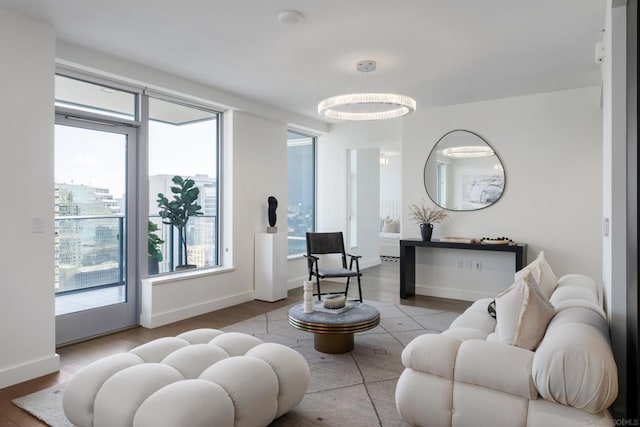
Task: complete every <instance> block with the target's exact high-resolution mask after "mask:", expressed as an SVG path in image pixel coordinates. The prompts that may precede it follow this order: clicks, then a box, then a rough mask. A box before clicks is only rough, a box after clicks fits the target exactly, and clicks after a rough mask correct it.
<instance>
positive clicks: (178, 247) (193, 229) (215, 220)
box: [148, 97, 221, 275]
mask: <svg viewBox="0 0 640 427" xmlns="http://www.w3.org/2000/svg"><path fill="white" fill-rule="evenodd" d="M220 115H221V114H220V113H219V112H216V111H212V110H208V109H205V108H202V107H196V106H194V105H188V104H186V103H184V102H178V101H173V100H171V101H170V100H167V99H158V98H156V97H150V98H149V224H148V226H149V230H148V231H149V235H148V238H149V245H148V265H149V271H148V273H149V274H150V275H153V274H162V273H168V272H172V271H176V270H181V269H185V268H206V267H215V266H217V265H218V260H219V251H218V248H219V244H218V242H219V230H220V227H219V225H220V221H219V212H220V209H219V200H220V197H219V195H220V192H219V183H220V179H219V177H220V174H219V161H218V159H219V140H220ZM188 182H191V188H192V189H191V190H189V191H191V192H192V193H193V191H194V190H195V195H194V197H192V198H191V200H184V199H187V198H188V196H189V193H188V192H187V190H185V189H186V188H187V187H189V184H186V185H185V184H184V183H188ZM172 188H173V190H172ZM177 189H183V190H185V191H184V193H186V194H180V193H177V192H176V190H177ZM159 194H162V195H163V196H164V197H165V198H166V200H167V201H168V205H167V204H165V205H163V204H162V202H161V200H162V197H159ZM176 196H177V197H178V198H180V199H181V201H182V203H177V202H176V200H177V199H176ZM189 203H191V207H192V208H193V209H192V212H191V213H192V214H191V215H184V213H185V211H188V210H189V208H188V206H189ZM181 221H182V222H186V223H185V224H184V226H181V224H182V222H181Z"/></svg>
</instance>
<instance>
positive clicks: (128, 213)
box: [52, 70, 222, 344]
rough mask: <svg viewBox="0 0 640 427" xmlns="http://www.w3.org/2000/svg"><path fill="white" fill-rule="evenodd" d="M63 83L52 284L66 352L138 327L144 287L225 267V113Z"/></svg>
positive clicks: (69, 76)
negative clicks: (166, 277) (181, 273)
mask: <svg viewBox="0 0 640 427" xmlns="http://www.w3.org/2000/svg"><path fill="white" fill-rule="evenodd" d="M55 81H56V96H55V98H56V99H55V105H56V125H55V150H54V151H55V189H54V194H53V196H54V200H55V220H56V223H55V225H56V234H55V244H56V246H55V248H56V249H55V259H54V263H55V277H53V278H52V282H53V286H54V287H55V294H56V335H57V337H56V339H57V343H58V344H65V343H69V342H73V341H78V340H81V339H85V338H88V337H92V336H96V335H100V334H103V333H106V332H110V331H114V330H117V329H122V328H125V327H128V326H133V325H135V324H137V322H138V313H137V306H138V304H137V301H136V298H137V295H138V293H139V292H138V289H137V283H138V278H140V277H147V276H149V275H153V274H163V273H164V274H169V273H172V272H174V271H177V270H180V269H181V268H187V267H191V268H207V267H214V266H217V265H218V260H219V249H218V248H219V247H220V245H219V241H220V236H219V228H220V223H221V221H220V215H219V211H220V209H219V205H220V197H219V191H218V188H219V185H220V179H219V176H220V174H219V170H220V162H219V158H220V156H219V153H220V144H219V142H220V135H221V125H220V122H221V116H222V113H221V112H219V111H213V110H210V109H208V108H206V107H203V106H202V105H199V104H196V103H193V102H190V101H187V100H182V99H179V98H174V97H164V96H163V95H161V94H151V95H149V94H146V93H145V92H144V89H143V88H138V87H132V86H129V85H126V84H123V83H120V82H114V81H111V80H107V79H101V78H97V77H94V76H88V75H84V74H81V73H76V72H74V71H68V70H61V71H60V72H59V74H57V75H56V78H55ZM146 180H148V182H145V181H146ZM147 184H148V185H147ZM176 188H181V189H182V193H180V192H176V191H175V189H176ZM160 195H163V196H164V197H165V198H166V199H165V201H164V203H161V202H160V201H161V199H162V197H161V196H160ZM187 199H188V203H187V204H183V205H180V204H179V203H177V201H178V200H182V201H184V200H187ZM145 200H148V202H147V201H145ZM163 205H164V208H163V207H162V206H163ZM181 209H182V210H184V209H187V210H188V213H189V214H188V215H186V216H185V215H183V214H184V212H183V211H181ZM186 217H188V218H186ZM138 224H139V225H138ZM145 243H148V244H145ZM147 266H148V267H147ZM143 269H144V270H143Z"/></svg>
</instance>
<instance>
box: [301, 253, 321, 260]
mask: <svg viewBox="0 0 640 427" xmlns="http://www.w3.org/2000/svg"><path fill="white" fill-rule="evenodd" d="M304 257H305V258H311V259H312V260H313V261H318V260H319V259H320V258H318V257H317V256H313V255H307V254H304Z"/></svg>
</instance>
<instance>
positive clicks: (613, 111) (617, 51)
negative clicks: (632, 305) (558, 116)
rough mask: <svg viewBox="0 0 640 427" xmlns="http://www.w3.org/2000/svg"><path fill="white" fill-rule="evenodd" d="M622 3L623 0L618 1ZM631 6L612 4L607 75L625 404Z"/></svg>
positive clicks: (610, 252) (611, 310) (607, 243)
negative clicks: (628, 11)
mask: <svg viewBox="0 0 640 427" xmlns="http://www.w3.org/2000/svg"><path fill="white" fill-rule="evenodd" d="M615 3H622V2H615ZM626 37H627V34H626V7H625V6H624V5H620V6H618V7H613V5H612V4H611V2H609V4H608V6H607V15H606V22H605V33H604V42H605V59H604V63H603V65H602V76H603V99H602V103H603V134H602V135H603V167H604V171H603V185H604V188H603V198H604V200H603V204H602V211H601V212H602V216H603V217H604V218H606V219H608V220H609V224H610V225H609V235H608V236H605V237H604V238H603V252H602V265H603V275H602V277H603V281H604V291H605V305H606V311H607V314H608V315H609V322H610V325H611V342H612V346H613V351H614V355H615V357H616V363H617V365H618V370H619V375H618V378H619V382H620V384H619V388H620V393H619V394H620V397H619V398H618V400H617V401H616V402H615V405H614V407H615V408H617V409H618V410H620V409H621V408H624V405H625V398H626V394H627V393H626V387H627V375H626V372H627V218H626V215H627V134H626V132H627V125H626V117H627V114H626V102H627V94H626V90H627V89H626V57H627V52H626Z"/></svg>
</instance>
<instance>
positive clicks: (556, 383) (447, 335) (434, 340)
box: [396, 253, 618, 427]
mask: <svg viewBox="0 0 640 427" xmlns="http://www.w3.org/2000/svg"><path fill="white" fill-rule="evenodd" d="M532 279H533V280H532ZM547 297H548V299H547ZM495 301H496V305H495V306H496V319H494V318H493V317H492V316H491V315H490V314H489V310H488V305H489V304H490V303H491V302H492V299H481V300H478V301H476V302H475V303H474V304H473V305H472V306H471V307H469V308H468V309H467V310H466V311H465V312H464V313H463V314H462V315H461V316H460V317H458V318H457V319H456V320H455V321H454V322H453V323H452V324H451V326H450V328H449V329H448V330H447V331H445V332H443V333H441V334H425V335H422V336H419V337H417V338H415V339H414V340H413V341H412V342H411V343H409V345H408V346H407V347H406V348H405V350H404V351H403V353H402V363H403V364H404V366H405V370H404V371H403V373H402V375H401V376H400V379H399V380H398V384H397V387H396V405H397V409H398V411H399V413H400V414H401V416H402V417H403V418H404V420H405V421H407V422H408V423H409V424H411V425H416V426H455V427H460V426H485V425H486V426H509V427H513V426H526V427H548V426H563V427H566V426H576V427H577V426H581V427H584V426H611V425H612V419H611V416H610V414H609V412H608V411H607V409H608V408H609V407H610V406H611V404H612V403H613V401H614V400H615V398H616V397H617V393H618V376H617V368H616V364H615V361H614V358H613V354H612V351H611V347H610V342H609V332H608V322H607V320H606V315H605V313H604V312H603V310H602V308H601V307H602V293H601V289H600V288H599V287H598V286H597V285H596V284H595V282H594V281H593V280H592V279H590V278H589V277H586V276H583V275H578V274H570V275H566V276H563V277H561V278H560V279H556V277H555V275H554V274H553V272H552V270H551V268H550V266H549V265H548V263H546V261H545V259H544V254H543V253H541V254H540V255H539V256H538V258H537V259H536V260H535V261H534V262H533V263H531V264H530V265H529V266H527V267H525V269H523V270H522V271H521V272H519V273H516V282H515V283H514V285H512V286H511V287H510V288H509V289H508V290H507V291H505V292H503V293H502V294H500V295H499V296H497V297H496V300H495ZM549 310H550V311H549Z"/></svg>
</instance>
